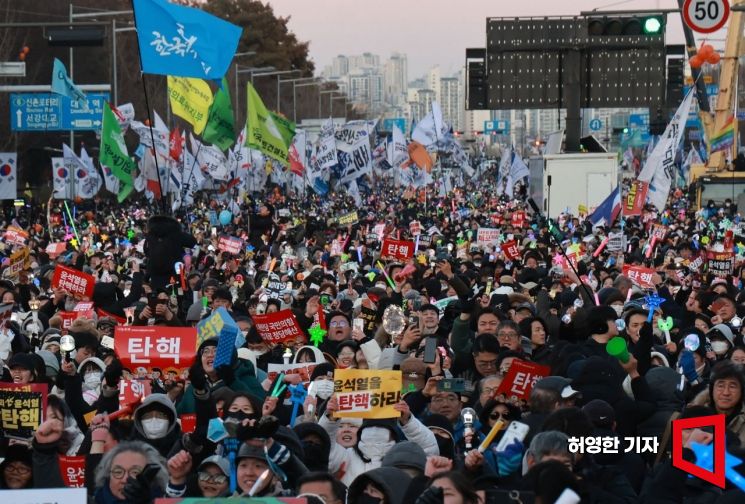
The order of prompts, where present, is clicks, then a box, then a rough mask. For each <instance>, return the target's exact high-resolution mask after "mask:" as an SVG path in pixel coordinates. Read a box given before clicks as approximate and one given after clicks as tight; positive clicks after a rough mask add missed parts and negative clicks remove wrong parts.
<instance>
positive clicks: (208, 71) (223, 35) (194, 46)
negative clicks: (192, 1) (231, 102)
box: [134, 0, 242, 81]
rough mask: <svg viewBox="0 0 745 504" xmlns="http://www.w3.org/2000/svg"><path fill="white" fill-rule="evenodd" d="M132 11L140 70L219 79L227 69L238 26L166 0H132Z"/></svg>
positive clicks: (238, 29)
mask: <svg viewBox="0 0 745 504" xmlns="http://www.w3.org/2000/svg"><path fill="white" fill-rule="evenodd" d="M134 12H135V24H136V26H137V39H138V42H139V44H140V60H141V62H142V71H143V72H145V73H151V74H160V75H174V76H179V77H197V78H200V79H210V80H218V81H219V80H220V79H222V77H223V76H224V75H225V72H227V71H228V67H229V66H230V61H231V60H232V59H233V55H234V54H235V50H236V49H237V47H238V40H239V39H240V38H241V31H242V30H241V28H240V27H239V26H235V25H234V24H231V23H228V22H227V21H224V20H222V19H220V18H218V17H215V16H213V15H212V14H208V13H207V12H204V11H202V10H200V9H194V8H191V7H183V6H180V5H175V4H172V3H169V2H167V1H166V0H134Z"/></svg>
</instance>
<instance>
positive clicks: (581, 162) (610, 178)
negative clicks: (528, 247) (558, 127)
mask: <svg viewBox="0 0 745 504" xmlns="http://www.w3.org/2000/svg"><path fill="white" fill-rule="evenodd" d="M529 169H530V197H531V198H533V200H535V202H536V204H537V205H538V207H539V208H541V209H542V210H543V212H544V213H545V215H546V216H547V217H557V216H558V215H559V214H560V213H561V212H565V211H566V209H567V208H569V211H570V212H571V213H572V214H574V215H577V213H578V211H579V206H580V205H583V206H584V207H585V208H587V209H588V210H589V211H592V209H593V208H595V207H596V206H598V205H599V204H600V203H602V202H603V200H604V199H605V198H607V197H608V195H609V194H610V193H611V191H612V190H613V189H615V187H616V186H617V185H618V183H619V175H618V171H619V168H618V158H617V157H616V154H615V153H610V152H607V153H606V152H602V153H584V154H583V153H570V154H547V155H545V156H541V157H533V158H530V163H529Z"/></svg>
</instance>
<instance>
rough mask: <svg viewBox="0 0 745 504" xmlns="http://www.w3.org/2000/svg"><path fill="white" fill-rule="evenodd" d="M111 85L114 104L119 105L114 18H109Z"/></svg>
mask: <svg viewBox="0 0 745 504" xmlns="http://www.w3.org/2000/svg"><path fill="white" fill-rule="evenodd" d="M111 72H112V73H113V74H114V75H112V76H111V77H112V79H111V87H112V90H113V92H114V93H113V94H114V96H113V98H114V106H117V105H119V86H118V85H117V83H116V79H117V68H116V19H112V20H111Z"/></svg>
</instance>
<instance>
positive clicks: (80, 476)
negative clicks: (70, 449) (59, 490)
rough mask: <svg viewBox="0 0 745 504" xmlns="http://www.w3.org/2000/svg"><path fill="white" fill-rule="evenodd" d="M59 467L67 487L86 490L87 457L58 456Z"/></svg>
mask: <svg viewBox="0 0 745 504" xmlns="http://www.w3.org/2000/svg"><path fill="white" fill-rule="evenodd" d="M57 465H59V472H60V476H62V482H63V483H64V484H65V486H66V487H68V488H85V455H74V456H64V455H58V456H57Z"/></svg>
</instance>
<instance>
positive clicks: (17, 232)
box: [3, 226, 28, 246]
mask: <svg viewBox="0 0 745 504" xmlns="http://www.w3.org/2000/svg"><path fill="white" fill-rule="evenodd" d="M3 238H4V239H5V243H7V244H8V245H20V246H23V245H25V244H26V240H28V233H27V232H26V231H24V230H23V229H21V228H18V227H15V226H8V229H6V230H5V234H4V235H3Z"/></svg>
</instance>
